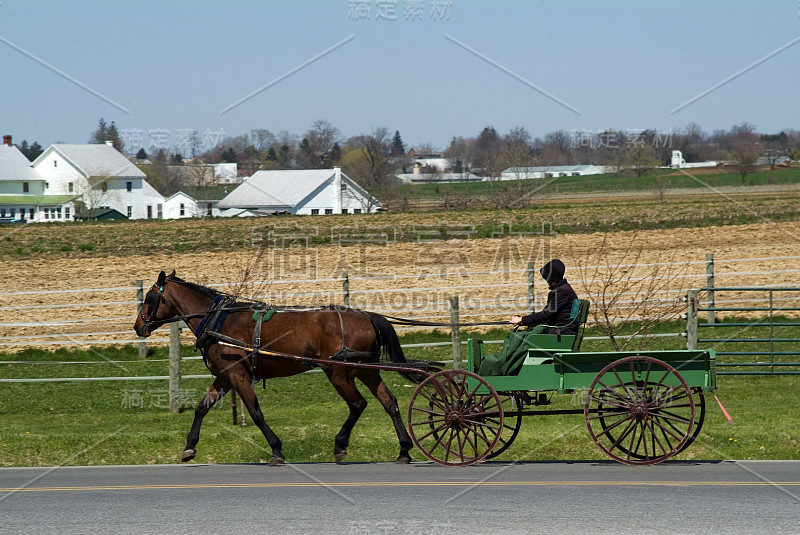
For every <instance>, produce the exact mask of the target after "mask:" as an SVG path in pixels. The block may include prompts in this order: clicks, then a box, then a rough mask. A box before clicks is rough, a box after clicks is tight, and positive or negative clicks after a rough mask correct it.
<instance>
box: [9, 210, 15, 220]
mask: <svg viewBox="0 0 800 535" xmlns="http://www.w3.org/2000/svg"><path fill="white" fill-rule="evenodd" d="M16 212H17V209H16V208H12V209H11V213H10V214H9V217H11V218H12V219H13V218H14V214H15V213H16Z"/></svg>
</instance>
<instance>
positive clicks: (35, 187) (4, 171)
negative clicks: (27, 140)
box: [0, 135, 79, 222]
mask: <svg viewBox="0 0 800 535" xmlns="http://www.w3.org/2000/svg"><path fill="white" fill-rule="evenodd" d="M47 186H48V184H47V180H46V179H45V178H44V177H42V176H41V175H40V174H39V173H38V172H36V170H35V169H33V167H31V162H29V161H28V159H27V158H26V157H25V155H24V154H22V153H21V152H20V151H19V149H17V147H15V146H14V144H13V142H12V137H11V136H10V135H6V136H3V144H2V145H0V220H3V221H26V222H45V221H47V222H50V221H72V218H73V217H74V215H75V210H76V201H77V199H78V197H79V195H77V194H76V193H65V194H58V193H54V192H52V191H49V190H48V187H47Z"/></svg>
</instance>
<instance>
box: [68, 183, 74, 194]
mask: <svg viewBox="0 0 800 535" xmlns="http://www.w3.org/2000/svg"><path fill="white" fill-rule="evenodd" d="M67 189H68V190H69V192H70V193H72V192H73V191H75V183H74V182H70V183H69V184H67Z"/></svg>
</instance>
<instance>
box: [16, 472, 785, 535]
mask: <svg viewBox="0 0 800 535" xmlns="http://www.w3.org/2000/svg"><path fill="white" fill-rule="evenodd" d="M0 533H15V534H17V533H47V534H48V535H49V534H57V535H65V534H70V533H92V534H106V533H169V534H183V533H186V534H189V533H191V534H193V535H196V534H203V535H206V534H213V533H226V534H236V533H247V534H250V533H276V534H278V533H280V534H284V533H286V534H290V533H302V534H306V533H314V534H328V533H332V534H339V533H341V534H358V535H366V534H382V535H389V534H403V535H407V534H415V535H422V534H437V535H443V534H447V535H450V534H453V535H455V534H459V535H460V534H473V533H475V534H478V533H479V534H482V535H484V534H485V535H489V534H492V535H494V534H498V533H513V534H515V535H519V534H527V533H543V534H544V533H558V534H577V533H591V534H593V535H600V534H605V533H609V534H610V533H614V534H620V533H634V534H648V533H670V534H681V533H687V534H688V533H692V534H697V533H704V534H720V533H736V534H759V533H771V534H790V533H791V534H797V533H800V462H784V461H770V462H767V461H762V462H731V461H726V462H701V463H689V462H667V463H663V464H660V465H657V466H650V467H628V466H623V465H620V464H616V463H611V462H573V463H545V462H530V463H517V464H510V463H500V462H497V463H494V462H487V463H483V464H481V465H478V466H472V467H466V468H447V467H442V466H438V465H434V464H429V463H414V464H412V465H411V466H397V465H394V464H388V463H386V464H383V463H376V464H344V465H338V466H337V465H334V464H324V463H320V464H290V465H284V466H281V467H277V468H270V467H269V466H265V465H192V464H189V465H156V466H110V467H63V468H6V469H0Z"/></svg>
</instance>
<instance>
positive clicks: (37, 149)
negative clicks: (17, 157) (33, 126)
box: [17, 139, 44, 161]
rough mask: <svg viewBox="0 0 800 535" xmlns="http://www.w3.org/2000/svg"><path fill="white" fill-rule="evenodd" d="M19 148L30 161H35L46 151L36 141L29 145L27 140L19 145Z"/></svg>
mask: <svg viewBox="0 0 800 535" xmlns="http://www.w3.org/2000/svg"><path fill="white" fill-rule="evenodd" d="M17 148H18V149H19V151H20V152H21V153H22V154H23V155H24V156H25V157H26V158H27V159H28V160H30V161H33V160H35V159H36V158H38V157H39V155H40V154H41V153H42V152H44V149H42V146H41V145H39V142H38V141H34V142H33V143H31V144H30V145H28V141H27V140H25V139H23V140H22V143H21V144H19V145H18V146H17Z"/></svg>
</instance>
